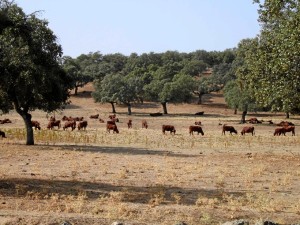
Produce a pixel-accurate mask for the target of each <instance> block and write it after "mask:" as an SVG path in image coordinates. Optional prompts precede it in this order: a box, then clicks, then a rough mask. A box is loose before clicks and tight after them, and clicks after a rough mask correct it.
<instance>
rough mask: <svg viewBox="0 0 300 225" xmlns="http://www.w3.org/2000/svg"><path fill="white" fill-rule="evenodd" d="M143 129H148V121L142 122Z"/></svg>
mask: <svg viewBox="0 0 300 225" xmlns="http://www.w3.org/2000/svg"><path fill="white" fill-rule="evenodd" d="M142 128H146V129H147V128H148V123H147V120H142Z"/></svg>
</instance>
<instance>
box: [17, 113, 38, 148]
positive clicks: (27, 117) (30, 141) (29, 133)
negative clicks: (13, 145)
mask: <svg viewBox="0 0 300 225" xmlns="http://www.w3.org/2000/svg"><path fill="white" fill-rule="evenodd" d="M16 111H17V113H18V114H19V115H20V116H21V117H22V119H23V121H24V123H25V129H26V145H34V136H33V129H32V126H31V114H29V113H28V112H24V111H23V110H21V109H17V110H16Z"/></svg>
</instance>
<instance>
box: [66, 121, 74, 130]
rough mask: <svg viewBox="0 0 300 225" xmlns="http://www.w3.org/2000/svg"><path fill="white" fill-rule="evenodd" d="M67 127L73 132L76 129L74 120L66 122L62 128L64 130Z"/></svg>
mask: <svg viewBox="0 0 300 225" xmlns="http://www.w3.org/2000/svg"><path fill="white" fill-rule="evenodd" d="M69 127H71V129H72V130H74V129H75V128H76V121H75V120H73V121H66V122H65V125H64V126H63V129H64V130H66V129H68V128H69Z"/></svg>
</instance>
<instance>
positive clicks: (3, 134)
mask: <svg viewBox="0 0 300 225" xmlns="http://www.w3.org/2000/svg"><path fill="white" fill-rule="evenodd" d="M0 136H1V137H3V138H6V136H5V132H4V131H2V130H0Z"/></svg>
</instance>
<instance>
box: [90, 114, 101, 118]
mask: <svg viewBox="0 0 300 225" xmlns="http://www.w3.org/2000/svg"><path fill="white" fill-rule="evenodd" d="M98 118H99V114H96V115H91V116H90V119H98Z"/></svg>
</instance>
